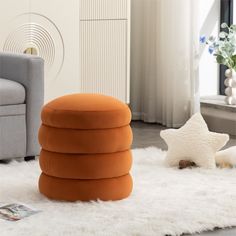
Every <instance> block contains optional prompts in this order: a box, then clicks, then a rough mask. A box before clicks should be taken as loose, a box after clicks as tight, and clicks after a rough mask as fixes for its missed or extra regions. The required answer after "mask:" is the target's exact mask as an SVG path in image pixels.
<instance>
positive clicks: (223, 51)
mask: <svg viewBox="0 0 236 236" xmlns="http://www.w3.org/2000/svg"><path fill="white" fill-rule="evenodd" d="M221 28H222V29H224V31H221V32H220V33H219V35H218V37H214V36H210V37H209V38H208V39H206V37H205V36H201V37H200V42H201V43H206V44H207V45H208V46H209V47H208V51H209V53H210V54H212V55H213V56H214V57H215V58H216V62H217V63H219V64H221V65H225V66H227V67H228V69H227V70H226V72H225V76H226V79H225V82H224V83H225V86H226V89H225V95H226V99H225V102H226V104H228V105H236V25H231V26H228V25H227V24H226V23H222V24H221Z"/></svg>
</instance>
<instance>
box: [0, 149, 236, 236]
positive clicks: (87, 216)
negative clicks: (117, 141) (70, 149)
mask: <svg viewBox="0 0 236 236" xmlns="http://www.w3.org/2000/svg"><path fill="white" fill-rule="evenodd" d="M164 156H165V152H162V151H160V150H158V149H156V148H147V149H137V150H134V151H133V157H134V165H133V169H132V175H133V179H134V189H133V193H132V195H131V196H130V197H129V198H128V199H126V200H122V201H118V202H93V203H81V202H77V203H65V202H55V201H49V200H47V199H46V198H44V197H43V196H42V195H40V194H39V192H38V189H37V181H38V176H39V173H40V170H39V167H38V162H37V161H33V162H29V163H25V162H23V163H17V162H14V163H11V164H9V165H0V202H6V203H9V202H20V203H26V204H28V205H30V206H32V207H34V208H36V209H39V210H42V212H41V213H38V214H36V215H33V216H31V217H29V218H25V219H23V220H21V221H18V222H7V221H3V220H0V235H1V236H15V235H16V236H21V235H23V236H37V235H40V236H46V235H50V236H54V235H55V236H67V235H71V236H77V235H79V236H83V235H85V236H90V235H96V236H97V235H102V236H105V235H107V236H115V235H117V236H118V235H119V236H129V235H141V236H143V235H155V236H159V235H165V234H168V235H181V234H182V233H194V232H200V231H205V230H213V229H214V228H215V227H227V226H236V169H231V170H229V169H221V170H220V169H216V170H204V169H192V170H190V169H186V170H178V169H173V168H166V167H165V166H164V165H163V158H164Z"/></svg>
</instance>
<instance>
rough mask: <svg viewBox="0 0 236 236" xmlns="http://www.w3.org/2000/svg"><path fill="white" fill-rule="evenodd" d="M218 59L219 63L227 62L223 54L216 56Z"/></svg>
mask: <svg viewBox="0 0 236 236" xmlns="http://www.w3.org/2000/svg"><path fill="white" fill-rule="evenodd" d="M216 61H217V63H219V64H224V63H225V59H224V57H223V56H221V55H217V56H216Z"/></svg>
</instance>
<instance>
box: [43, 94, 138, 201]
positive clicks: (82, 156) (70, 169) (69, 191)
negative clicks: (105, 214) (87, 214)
mask: <svg viewBox="0 0 236 236" xmlns="http://www.w3.org/2000/svg"><path fill="white" fill-rule="evenodd" d="M41 118H42V125H41V127H40V130H39V143H40V145H41V146H42V150H41V153H40V159H39V162H40V167H41V170H42V172H43V173H42V174H41V176H40V179H39V190H40V192H41V193H42V194H44V195H45V196H47V197H48V198H51V199H55V200H66V201H77V200H81V201H90V200H97V199H101V200H120V199H123V198H126V197H128V196H129V194H130V193H131V191H132V178H131V176H130V174H129V171H130V168H131V165H132V155H131V151H130V147H131V144H132V139H133V136H132V130H131V128H130V125H129V124H130V121H131V112H130V109H129V107H128V106H127V105H126V104H124V103H122V102H120V101H118V100H117V99H115V98H113V97H109V96H104V95H98V94H72V95H67V96H64V97H60V98H58V99H55V100H53V101H51V102H50V103H48V104H46V105H45V106H44V108H43V110H42V113H41Z"/></svg>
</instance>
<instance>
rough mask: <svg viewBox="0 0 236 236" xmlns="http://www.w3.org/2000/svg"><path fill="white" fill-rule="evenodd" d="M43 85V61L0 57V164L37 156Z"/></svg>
mask: <svg viewBox="0 0 236 236" xmlns="http://www.w3.org/2000/svg"><path fill="white" fill-rule="evenodd" d="M43 83H44V62H43V59H41V58H40V57H35V56H30V55H21V54H19V55H16V54H9V53H7V54H6V53H0V160H3V159H12V158H18V157H24V158H25V159H26V160H27V159H30V158H32V157H34V156H36V155H38V154H39V150H40V148H39V144H38V137H37V136H38V129H39V125H40V111H41V107H42V105H43V92H44V86H43Z"/></svg>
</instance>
